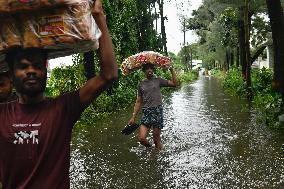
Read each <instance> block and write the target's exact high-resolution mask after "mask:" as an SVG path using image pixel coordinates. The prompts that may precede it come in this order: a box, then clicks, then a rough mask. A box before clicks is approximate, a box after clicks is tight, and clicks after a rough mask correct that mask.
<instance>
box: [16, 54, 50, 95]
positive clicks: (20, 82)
mask: <svg viewBox="0 0 284 189" xmlns="http://www.w3.org/2000/svg"><path fill="white" fill-rule="evenodd" d="M46 80H47V70H46V65H45V60H43V59H42V58H41V57H40V56H35V57H34V58H32V60H27V59H22V60H20V61H18V62H16V63H15V64H14V78H13V81H14V87H15V89H16V91H17V92H18V93H19V94H22V95H27V96H30V97H33V96H36V95H38V94H40V93H43V92H44V90H45V87H46Z"/></svg>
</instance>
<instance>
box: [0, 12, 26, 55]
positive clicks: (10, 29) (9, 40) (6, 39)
mask: <svg viewBox="0 0 284 189" xmlns="http://www.w3.org/2000/svg"><path fill="white" fill-rule="evenodd" d="M4 20H5V24H1V25H0V36H1V39H0V41H1V45H0V46H1V47H0V50H1V51H3V50H6V49H8V48H12V47H16V46H21V36H20V32H19V30H18V28H17V26H16V21H15V19H14V18H12V17H10V16H8V17H5V18H2V19H0V22H1V23H3V22H4Z"/></svg>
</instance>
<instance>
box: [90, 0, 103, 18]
mask: <svg viewBox="0 0 284 189" xmlns="http://www.w3.org/2000/svg"><path fill="white" fill-rule="evenodd" d="M91 11H92V15H93V16H94V17H96V16H99V15H104V9H103V5H102V1H101V0H94V2H93V5H92V7H91Z"/></svg>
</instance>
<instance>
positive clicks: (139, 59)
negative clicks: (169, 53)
mask: <svg viewBox="0 0 284 189" xmlns="http://www.w3.org/2000/svg"><path fill="white" fill-rule="evenodd" d="M147 63H151V64H154V65H155V66H157V67H159V68H162V69H169V68H170V67H171V66H172V64H171V59H170V58H169V57H166V56H164V55H162V54H160V53H158V52H154V51H143V52H140V53H138V54H135V55H132V56H130V57H128V58H126V59H125V60H124V61H123V62H122V64H121V70H122V74H123V75H128V74H130V73H132V72H134V71H135V70H137V69H140V68H141V67H142V65H143V64H147Z"/></svg>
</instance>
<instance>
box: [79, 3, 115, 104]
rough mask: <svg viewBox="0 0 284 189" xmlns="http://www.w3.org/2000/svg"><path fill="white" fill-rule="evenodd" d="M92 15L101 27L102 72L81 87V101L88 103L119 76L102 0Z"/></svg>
mask: <svg viewBox="0 0 284 189" xmlns="http://www.w3.org/2000/svg"><path fill="white" fill-rule="evenodd" d="M92 15H93V17H94V19H95V21H96V23H97V25H98V27H99V28H100V30H101V32H102V35H101V37H100V39H99V45H100V47H99V55H100V73H99V74H98V75H96V76H95V77H93V78H91V79H89V80H88V81H87V83H86V84H85V85H84V86H83V87H82V88H81V89H80V92H79V95H80V101H81V103H82V104H84V105H88V104H90V103H91V101H93V100H94V99H95V98H96V97H97V96H99V95H100V94H101V93H102V92H103V91H104V90H105V89H106V88H108V87H109V86H110V85H111V84H112V83H113V82H114V81H115V80H117V77H118V68H117V64H116V60H115V54H114V49H113V45H112V41H111V37H110V34H109V30H108V27H107V24H106V17H105V15H104V12H103V8H102V3H101V0H96V1H95V3H94V5H93V8H92Z"/></svg>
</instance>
